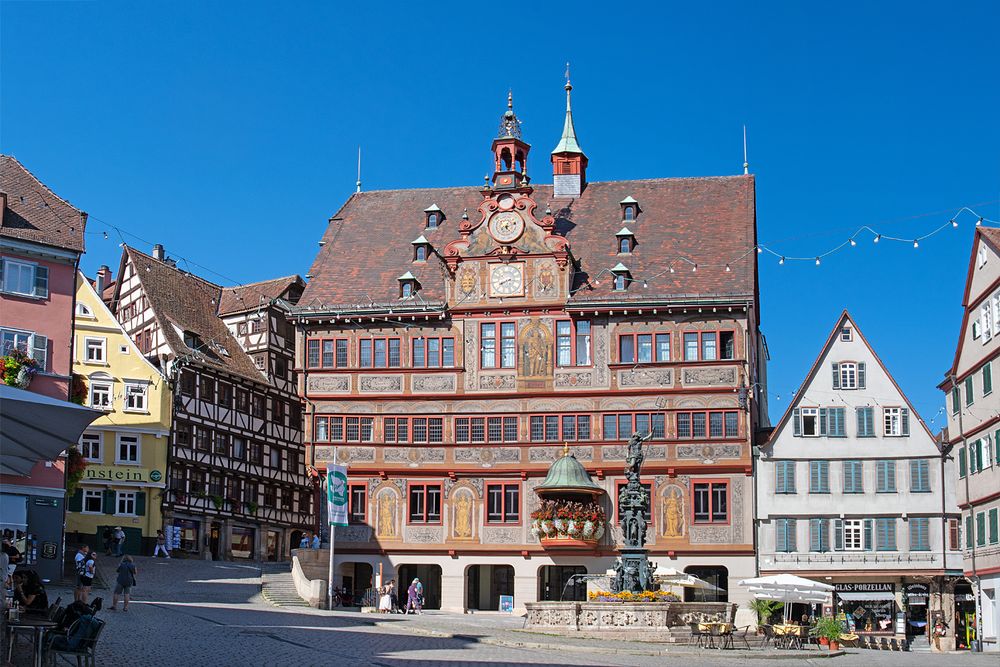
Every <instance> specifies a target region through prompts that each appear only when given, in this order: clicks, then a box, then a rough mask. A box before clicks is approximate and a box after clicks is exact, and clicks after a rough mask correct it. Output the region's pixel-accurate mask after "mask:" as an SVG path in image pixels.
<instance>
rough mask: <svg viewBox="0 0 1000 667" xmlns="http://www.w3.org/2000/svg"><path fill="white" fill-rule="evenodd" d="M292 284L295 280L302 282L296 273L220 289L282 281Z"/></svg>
mask: <svg viewBox="0 0 1000 667" xmlns="http://www.w3.org/2000/svg"><path fill="white" fill-rule="evenodd" d="M286 280H287V281H289V282H294V281H296V280H302V276H300V275H299V274H297V273H293V274H291V275H288V276H279V277H277V278H266V279H264V280H255V281H254V282H252V283H240V284H239V285H233V286H232V287H225V286H223V287H222V289H239V288H240V287H253V286H254V285H263V284H264V283H276V282H283V281H286Z"/></svg>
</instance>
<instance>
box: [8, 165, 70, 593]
mask: <svg viewBox="0 0 1000 667" xmlns="http://www.w3.org/2000/svg"><path fill="white" fill-rule="evenodd" d="M0 214H2V223H0V355H2V356H7V355H10V354H12V353H13V351H14V350H19V351H21V352H23V353H25V354H27V355H28V356H30V357H32V358H33V359H34V360H35V362H36V363H37V372H36V374H35V375H34V377H33V378H32V379H31V381H30V383H29V384H28V385H27V387H25V388H26V389H28V391H33V392H37V393H39V394H44V395H46V396H50V397H52V398H57V399H61V400H69V399H70V392H71V389H72V377H71V370H70V369H71V367H72V363H73V359H72V353H73V344H72V343H73V316H74V309H75V307H76V303H75V301H76V299H75V294H76V272H77V266H78V264H79V261H80V255H81V254H82V253H83V251H84V230H85V227H86V223H87V214H86V213H84V212H82V211H80V210H78V209H76V208H75V207H73V206H72V205H71V204H69V203H68V202H66V201H65V200H63V199H61V198H60V197H59V196H58V195H56V194H55V193H54V192H52V191H51V190H49V188H47V187H46V186H45V185H43V184H42V183H41V182H40V181H39V180H38V179H37V178H36V177H35V176H34V175H33V174H32V173H31V172H29V171H28V170H27V169H25V168H24V166H23V165H22V164H21V163H20V162H18V161H17V160H16V159H15V158H13V157H10V156H6V155H0ZM64 489H65V477H64V461H62V460H58V461H44V462H40V463H38V464H36V465H35V467H34V469H33V470H32V472H31V474H30V475H29V476H27V477H19V476H15V475H0V527H2V528H3V530H4V531H5V533H6V534H8V535H12V536H13V537H14V539H15V546H17V548H18V549H19V550H20V551H21V552H22V553H23V554H25V557H26V560H25V563H24V564H25V565H27V566H29V567H32V568H34V569H36V570H38V572H39V574H40V575H41V576H42V577H43V578H57V577H58V576H59V574H60V557H61V553H62V537H63V524H64V519H63V516H64V515H63V505H64V501H65V490H64ZM7 531H10V532H9V533H8V532H7Z"/></svg>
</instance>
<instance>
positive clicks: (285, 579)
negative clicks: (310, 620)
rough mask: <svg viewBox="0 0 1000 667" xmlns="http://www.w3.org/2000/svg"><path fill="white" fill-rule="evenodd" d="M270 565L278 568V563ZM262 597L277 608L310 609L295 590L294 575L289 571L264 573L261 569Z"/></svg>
mask: <svg viewBox="0 0 1000 667" xmlns="http://www.w3.org/2000/svg"><path fill="white" fill-rule="evenodd" d="M268 565H271V566H276V565H277V564H276V563H269V564H268ZM261 570H262V572H261V590H260V592H261V595H262V596H263V597H264V599H265V600H267V601H268V602H270V603H271V604H273V605H274V606H276V607H308V606H309V605H308V604H307V603H306V601H305V600H303V599H302V598H301V597H300V596H299V593H298V590H297V589H296V588H295V582H294V581H293V580H292V573H291V572H290V571H288V570H284V571H278V570H277V569H276V568H275V570H274V571H272V572H264V571H263V568H261Z"/></svg>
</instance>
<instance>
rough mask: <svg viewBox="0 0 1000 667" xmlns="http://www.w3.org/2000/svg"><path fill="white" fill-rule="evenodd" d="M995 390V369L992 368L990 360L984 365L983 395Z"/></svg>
mask: <svg viewBox="0 0 1000 667" xmlns="http://www.w3.org/2000/svg"><path fill="white" fill-rule="evenodd" d="M991 391H993V370H992V369H991V368H990V362H988V361H987V362H986V364H985V365H984V366H983V395H984V396H985V395H986V394H988V393H990V392H991Z"/></svg>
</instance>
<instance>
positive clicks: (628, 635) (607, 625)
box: [525, 602, 736, 642]
mask: <svg viewBox="0 0 1000 667" xmlns="http://www.w3.org/2000/svg"><path fill="white" fill-rule="evenodd" d="M525 607H526V608H527V621H526V623H525V630H528V631H533V632H545V633H554V634H561V635H567V636H574V637H593V638H597V639H606V638H609V637H612V636H613V637H615V638H618V639H626V640H639V641H658V642H671V641H677V640H678V639H686V638H687V637H688V636H690V632H691V630H690V628H689V626H688V623H708V622H713V621H714V622H720V623H732V622H733V620H734V618H735V617H736V604H735V603H733V602H526V603H525Z"/></svg>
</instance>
